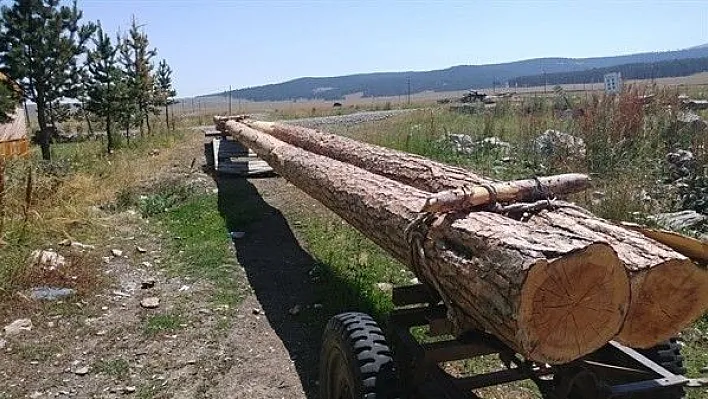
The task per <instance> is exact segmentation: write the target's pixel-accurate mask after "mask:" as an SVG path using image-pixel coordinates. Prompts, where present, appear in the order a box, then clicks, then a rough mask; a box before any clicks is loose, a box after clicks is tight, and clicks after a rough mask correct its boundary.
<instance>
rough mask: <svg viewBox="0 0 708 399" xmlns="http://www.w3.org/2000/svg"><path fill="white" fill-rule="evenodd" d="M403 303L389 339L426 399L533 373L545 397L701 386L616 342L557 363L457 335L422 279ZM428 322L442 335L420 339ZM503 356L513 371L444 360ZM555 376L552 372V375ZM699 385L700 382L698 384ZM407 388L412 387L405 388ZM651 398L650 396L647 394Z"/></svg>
mask: <svg viewBox="0 0 708 399" xmlns="http://www.w3.org/2000/svg"><path fill="white" fill-rule="evenodd" d="M393 303H394V305H395V306H396V308H395V309H394V310H393V311H392V313H391V314H390V316H389V329H388V330H389V333H388V335H389V340H390V341H391V342H392V343H393V344H394V345H393V348H394V351H395V358H396V361H397V364H398V371H399V374H401V377H402V378H403V379H404V381H406V380H408V381H410V382H411V383H407V384H402V385H403V386H404V388H405V389H407V392H405V393H406V394H408V395H413V394H415V395H417V396H415V397H421V396H422V397H424V398H445V399H473V398H477V396H476V395H475V394H474V393H473V392H471V391H472V390H474V389H478V388H483V387H491V386H495V385H501V384H507V383H510V382H514V381H521V380H527V379H530V380H532V381H534V382H535V383H536V385H538V387H539V389H540V390H541V393H542V394H543V395H544V397H546V398H553V399H565V398H573V399H575V398H577V397H578V392H581V394H580V397H582V398H583V399H584V398H615V397H626V396H627V395H637V394H640V395H644V394H647V393H649V392H657V393H658V392H659V391H661V390H663V391H664V392H665V391H666V390H667V388H668V389H671V388H673V389H678V388H680V387H684V386H687V385H688V386H696V384H695V382H696V380H689V379H688V378H686V377H684V376H682V375H676V374H673V373H671V372H670V371H668V370H666V369H665V368H663V367H662V366H660V365H658V364H657V363H655V362H653V361H652V360H650V359H648V358H647V357H645V356H643V355H642V354H640V353H639V352H637V351H636V350H634V349H632V348H628V347H626V346H624V345H622V344H620V343H617V342H614V341H612V342H609V343H608V344H607V345H606V346H604V347H603V348H601V349H599V350H598V351H596V352H593V353H592V354H589V355H587V356H585V357H583V358H581V359H578V360H576V361H573V362H571V363H568V364H563V365H556V366H550V365H547V364H537V363H534V362H529V361H527V360H524V359H522V358H521V357H520V356H519V355H518V354H517V353H516V352H515V351H514V350H512V349H511V348H509V347H508V346H507V345H505V344H504V343H502V342H501V341H500V340H499V339H497V338H496V337H494V336H492V335H489V334H486V333H483V332H478V331H471V332H468V333H466V334H464V335H463V336H461V337H457V338H452V339H443V338H444V337H445V336H447V337H450V336H451V335H449V334H450V332H451V331H452V330H451V324H450V321H449V319H448V318H447V309H446V307H445V305H444V304H442V302H441V301H440V299H439V297H438V296H437V295H436V294H435V293H433V292H431V291H430V290H428V289H427V287H426V286H424V285H423V284H417V285H412V286H403V287H395V288H394V289H393ZM420 326H427V327H428V328H429V331H428V334H429V335H432V336H439V337H440V339H441V340H439V341H436V342H432V343H420V342H418V340H417V339H416V338H415V337H414V336H413V334H412V332H411V328H413V327H420ZM490 354H498V355H499V357H500V359H501V360H502V362H503V363H504V365H505V366H506V369H504V370H500V371H494V372H490V373H485V374H478V375H473V376H468V377H454V376H452V375H450V374H448V373H447V372H446V371H445V370H444V369H443V368H442V367H441V363H444V362H448V361H455V360H463V359H471V358H474V357H478V356H483V355H490ZM552 375H553V376H554V377H552V378H551V376H552ZM698 386H700V384H699V385H698ZM406 387H407V388H406ZM642 397H644V396H642Z"/></svg>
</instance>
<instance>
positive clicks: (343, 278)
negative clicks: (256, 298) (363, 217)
mask: <svg viewBox="0 0 708 399" xmlns="http://www.w3.org/2000/svg"><path fill="white" fill-rule="evenodd" d="M299 229H301V231H302V233H303V234H304V237H305V240H306V241H307V249H308V252H309V253H310V254H311V255H312V256H313V257H314V258H315V259H316V261H317V264H316V265H315V267H314V268H313V269H312V270H311V271H310V275H311V277H312V278H313V279H315V281H316V295H317V297H318V301H319V303H321V304H322V306H323V308H322V309H321V310H319V311H317V312H313V313H312V316H313V317H314V318H315V320H313V321H315V322H316V323H317V324H318V325H323V324H324V323H325V322H326V321H327V320H328V319H329V318H330V317H331V316H333V315H335V314H337V313H341V312H345V311H352V310H356V311H362V312H366V313H369V314H371V315H372V316H373V317H375V318H376V319H378V320H379V321H380V322H383V321H385V316H386V315H387V314H388V312H390V311H391V310H392V309H393V303H392V302H391V293H390V292H388V291H383V290H381V289H380V288H379V287H378V284H379V283H390V284H393V285H403V284H410V279H411V278H412V277H413V275H412V274H411V273H410V272H408V271H407V269H406V267H405V266H403V265H402V264H401V263H399V262H398V261H396V260H394V259H393V258H392V257H391V256H390V255H388V254H387V253H386V252H385V251H384V250H382V249H381V248H379V247H378V246H377V245H375V244H374V243H373V242H371V241H370V240H369V239H367V238H366V237H364V236H363V235H362V234H361V233H359V232H358V231H356V230H355V229H354V228H353V227H351V226H349V225H347V224H343V223H342V222H341V221H340V220H338V219H325V218H322V217H313V218H309V219H307V220H306V221H304V222H303V223H301V224H300V227H299Z"/></svg>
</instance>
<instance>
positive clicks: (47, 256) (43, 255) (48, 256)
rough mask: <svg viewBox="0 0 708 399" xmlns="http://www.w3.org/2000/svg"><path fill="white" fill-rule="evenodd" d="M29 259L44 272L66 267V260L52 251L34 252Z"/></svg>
mask: <svg viewBox="0 0 708 399" xmlns="http://www.w3.org/2000/svg"><path fill="white" fill-rule="evenodd" d="M31 259H32V263H34V264H36V265H38V266H40V267H42V268H44V269H46V270H57V269H60V268H62V267H64V266H66V259H65V258H64V257H63V256H61V255H59V254H58V253H56V252H54V251H40V250H37V251H34V252H32V255H31Z"/></svg>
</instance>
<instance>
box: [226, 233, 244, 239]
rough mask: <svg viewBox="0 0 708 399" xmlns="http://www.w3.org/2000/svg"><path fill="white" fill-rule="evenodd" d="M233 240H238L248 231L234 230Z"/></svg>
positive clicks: (231, 234)
mask: <svg viewBox="0 0 708 399" xmlns="http://www.w3.org/2000/svg"><path fill="white" fill-rule="evenodd" d="M229 235H230V236H231V239H232V240H238V239H240V238H243V237H245V236H246V233H245V232H243V231H232V232H231V233H230V234H229Z"/></svg>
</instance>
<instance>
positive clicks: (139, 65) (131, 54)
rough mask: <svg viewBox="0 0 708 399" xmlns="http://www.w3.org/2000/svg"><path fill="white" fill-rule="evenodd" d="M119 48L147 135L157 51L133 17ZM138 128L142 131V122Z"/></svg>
mask: <svg viewBox="0 0 708 399" xmlns="http://www.w3.org/2000/svg"><path fill="white" fill-rule="evenodd" d="M121 46H122V49H121V62H122V64H123V67H124V68H125V71H126V73H127V74H128V75H129V81H130V84H131V85H132V86H133V88H132V89H133V92H134V94H135V103H136V105H137V107H138V111H139V115H140V116H141V121H143V120H144V122H145V123H146V124H147V131H148V134H149V133H150V132H151V127H150V113H152V112H153V111H154V109H153V108H154V105H153V104H154V95H155V84H154V80H153V77H152V70H153V68H154V66H153V64H152V58H153V57H155V55H156V54H157V50H155V49H150V48H149V47H150V42H149V40H148V37H147V34H146V33H145V32H143V30H142V27H141V26H139V25H138V23H137V21H136V19H135V17H133V20H132V22H131V26H130V30H129V31H128V34H127V35H126V37H125V38H124V39H123V43H122V44H121ZM142 118H144V119H142ZM140 126H141V129H140V130H141V131H142V122H141V123H140Z"/></svg>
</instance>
